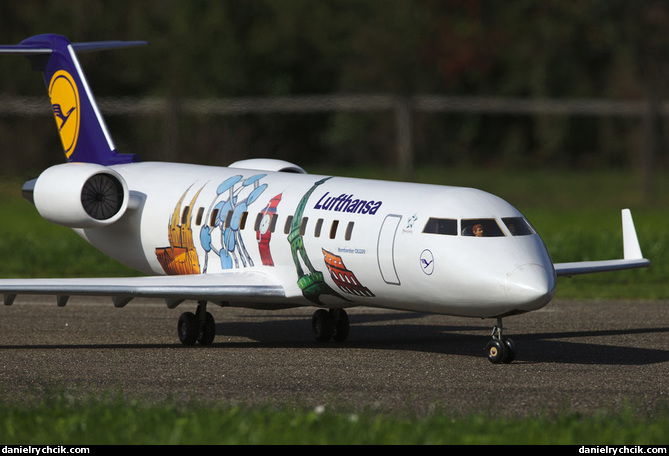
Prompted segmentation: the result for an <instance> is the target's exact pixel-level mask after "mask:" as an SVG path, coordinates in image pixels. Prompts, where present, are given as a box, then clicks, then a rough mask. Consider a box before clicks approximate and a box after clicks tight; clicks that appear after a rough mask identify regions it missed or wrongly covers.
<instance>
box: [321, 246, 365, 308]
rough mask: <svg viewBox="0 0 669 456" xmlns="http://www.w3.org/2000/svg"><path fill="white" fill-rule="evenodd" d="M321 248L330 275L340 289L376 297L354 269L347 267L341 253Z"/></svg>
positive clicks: (349, 292) (358, 294)
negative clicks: (361, 281) (356, 274)
mask: <svg viewBox="0 0 669 456" xmlns="http://www.w3.org/2000/svg"><path fill="white" fill-rule="evenodd" d="M321 250H322V251H323V256H324V259H325V265H326V266H327V268H328V271H330V277H332V281H333V282H334V283H335V284H336V285H337V286H338V287H339V289H340V290H342V291H344V292H346V293H348V294H352V295H356V296H367V297H370V298H373V297H374V293H372V292H371V291H370V290H369V288H367V287H366V286H364V285H362V284H361V283H360V281H359V280H358V278H357V277H356V276H355V274H354V273H353V271H351V270H349V269H347V268H346V265H344V260H342V258H341V257H340V256H339V255H336V254H334V253H332V252H328V251H327V250H325V249H323V248H321Z"/></svg>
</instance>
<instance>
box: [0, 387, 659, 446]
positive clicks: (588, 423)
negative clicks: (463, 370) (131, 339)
mask: <svg viewBox="0 0 669 456" xmlns="http://www.w3.org/2000/svg"><path fill="white" fill-rule="evenodd" d="M668 428H669V415H668V414H666V413H663V414H660V415H659V416H657V417H652V418H650V417H638V416H636V415H635V413H634V412H633V410H632V408H631V407H630V408H629V409H625V410H623V411H620V412H617V413H615V414H609V413H600V414H593V415H589V416H585V415H580V414H575V413H570V414H564V415H561V416H553V417H549V416H545V415H539V416H532V417H529V416H528V417H492V418H491V417H490V416H488V415H486V414H473V415H469V416H453V415H449V414H448V413H441V412H434V413H432V414H430V415H429V416H424V417H417V416H412V415H402V414H399V415H397V414H385V413H375V412H365V411H363V412H353V413H346V412H344V413H342V412H334V411H330V410H328V409H327V408H326V407H323V408H320V407H319V408H316V409H291V408H288V407H284V408H270V407H243V406H230V405H214V406H211V405H208V406H203V405H197V404H186V405H175V404H171V403H163V404H158V405H155V404H148V403H144V402H141V401H125V400H121V399H114V398H111V399H89V400H79V401H74V400H71V399H68V397H67V396H64V395H59V396H55V397H52V398H48V399H44V400H42V401H41V402H38V403H33V404H29V405H27V406H26V405H25V404H24V405H13V404H0V441H2V443H3V444H4V445H13V444H14V445H17V444H18V445H42V444H61V445H108V444H113V445H116V444H121V445H122V444H146V445H153V444H198V445H199V444H276V445H280V444H304V445H307V444H308V445H313V444H359V445H367V444H385V445H392V444H407V445H411V444H531V445H539V444H561V445H576V444H579V445H633V444H644V445H653V444H666V442H667V437H666V429H668Z"/></svg>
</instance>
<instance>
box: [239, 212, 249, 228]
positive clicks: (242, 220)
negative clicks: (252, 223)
mask: <svg viewBox="0 0 669 456" xmlns="http://www.w3.org/2000/svg"><path fill="white" fill-rule="evenodd" d="M248 216H249V213H248V212H246V211H244V212H242V216H241V218H240V219H239V229H240V230H243V229H244V227H245V226H246V218H247V217H248Z"/></svg>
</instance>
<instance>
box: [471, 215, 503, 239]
mask: <svg viewBox="0 0 669 456" xmlns="http://www.w3.org/2000/svg"><path fill="white" fill-rule="evenodd" d="M460 232H461V233H462V235H463V236H476V237H502V236H504V232H503V231H502V229H501V228H500V227H499V225H498V224H497V220H495V219H492V218H485V219H463V220H462V228H461V229H460Z"/></svg>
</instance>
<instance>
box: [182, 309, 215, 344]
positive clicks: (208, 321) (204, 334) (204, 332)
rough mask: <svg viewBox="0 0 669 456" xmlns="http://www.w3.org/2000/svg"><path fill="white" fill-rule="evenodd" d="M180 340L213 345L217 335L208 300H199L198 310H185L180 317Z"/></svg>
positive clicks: (185, 342)
mask: <svg viewBox="0 0 669 456" xmlns="http://www.w3.org/2000/svg"><path fill="white" fill-rule="evenodd" d="M177 329H178V331H179V340H180V341H181V343H182V344H184V345H194V344H195V342H198V343H199V344H200V345H211V343H212V342H213V341H214V337H215V336H216V325H215V323H214V317H213V316H212V315H211V314H210V313H209V312H207V301H198V303H197V310H196V311H195V313H193V312H184V313H182V314H181V316H180V317H179V324H178V327H177Z"/></svg>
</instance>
